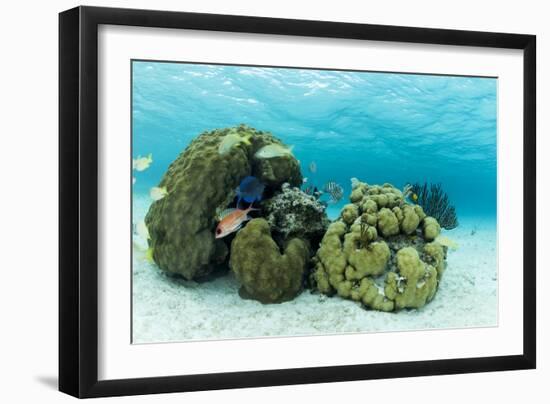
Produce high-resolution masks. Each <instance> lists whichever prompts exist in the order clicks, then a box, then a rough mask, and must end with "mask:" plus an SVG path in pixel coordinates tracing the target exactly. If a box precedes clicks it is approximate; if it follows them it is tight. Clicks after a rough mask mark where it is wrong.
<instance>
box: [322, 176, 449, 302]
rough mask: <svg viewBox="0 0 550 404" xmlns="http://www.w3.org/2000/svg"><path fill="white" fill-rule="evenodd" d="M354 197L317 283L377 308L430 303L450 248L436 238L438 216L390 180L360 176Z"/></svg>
mask: <svg viewBox="0 0 550 404" xmlns="http://www.w3.org/2000/svg"><path fill="white" fill-rule="evenodd" d="M350 201H351V202H352V203H351V204H348V205H345V206H344V208H343V209H342V211H341V213H340V218H339V220H337V221H336V222H334V223H332V224H331V225H330V226H329V228H328V230H327V232H326V234H325V236H324V237H323V239H322V241H321V245H320V248H319V250H318V251H317V254H316V256H315V257H314V259H313V263H314V266H315V268H314V270H313V273H312V275H311V278H312V283H313V284H314V285H315V286H316V288H317V289H318V290H319V291H320V292H321V293H324V294H327V295H334V294H337V295H338V296H340V297H342V298H346V299H351V300H354V301H357V302H361V303H362V304H363V305H365V306H366V307H370V308H372V309H375V310H382V311H393V310H399V309H403V308H420V307H422V306H423V305H425V304H426V303H427V302H428V301H430V300H431V299H432V298H433V296H434V295H435V293H436V290H437V286H438V282H439V279H440V278H441V276H442V273H443V270H444V268H445V258H446V248H445V247H443V246H441V245H440V244H439V243H437V242H433V239H434V238H435V237H437V235H438V234H439V231H440V228H439V225H438V223H437V220H435V219H434V218H431V217H426V215H425V213H424V212H423V210H422V208H421V207H420V206H418V205H414V204H411V203H409V202H408V201H406V200H405V197H404V196H403V193H402V191H400V190H399V189H397V188H395V187H393V186H392V185H391V184H388V183H386V184H383V185H381V186H380V185H369V184H366V183H363V182H359V181H358V180H354V182H353V190H352V193H351V196H350Z"/></svg>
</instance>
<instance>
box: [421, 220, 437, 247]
mask: <svg viewBox="0 0 550 404" xmlns="http://www.w3.org/2000/svg"><path fill="white" fill-rule="evenodd" d="M422 229H423V232H424V238H425V239H426V240H428V241H432V240H435V239H436V237H437V236H439V233H441V227H440V226H439V223H437V220H436V219H435V218H433V217H431V216H427V217H425V218H424V220H423V222H422Z"/></svg>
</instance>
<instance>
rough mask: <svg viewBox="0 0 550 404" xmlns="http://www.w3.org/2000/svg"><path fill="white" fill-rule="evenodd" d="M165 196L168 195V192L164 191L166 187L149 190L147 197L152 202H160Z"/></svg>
mask: <svg viewBox="0 0 550 404" xmlns="http://www.w3.org/2000/svg"><path fill="white" fill-rule="evenodd" d="M166 195H168V191H167V190H166V187H162V188H159V187H153V188H151V189H150V190H149V196H150V197H151V199H152V200H153V201H160V200H161V199H162V198H164V197H165V196H166Z"/></svg>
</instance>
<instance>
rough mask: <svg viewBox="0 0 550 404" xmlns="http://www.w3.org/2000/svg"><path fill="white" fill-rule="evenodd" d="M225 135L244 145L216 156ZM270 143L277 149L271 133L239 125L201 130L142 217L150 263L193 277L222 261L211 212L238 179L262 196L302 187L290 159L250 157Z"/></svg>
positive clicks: (223, 245)
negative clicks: (255, 182)
mask: <svg viewBox="0 0 550 404" xmlns="http://www.w3.org/2000/svg"><path fill="white" fill-rule="evenodd" d="M226 135H230V136H233V137H238V136H240V137H242V138H243V139H246V140H247V141H242V142H234V145H232V146H231V147H230V148H229V150H227V151H225V150H224V152H223V153H220V151H219V150H220V145H221V144H222V142H223V140H224V138H225V136H226ZM272 143H275V144H281V145H283V143H282V142H281V141H280V140H278V139H277V138H275V137H274V136H273V135H271V134H269V133H266V132H261V131H258V130H256V129H253V128H250V127H247V126H245V125H241V126H238V127H236V128H227V129H219V130H214V131H210V132H204V133H202V134H201V135H199V136H197V137H196V138H195V139H194V140H193V141H192V142H191V143H190V145H189V146H188V147H187V148H186V149H185V150H184V151H183V152H182V153H181V154H180V155H179V156H178V158H176V160H175V161H174V162H172V164H170V166H169V167H168V170H167V172H166V173H165V174H164V176H163V178H162V180H161V181H160V184H159V187H166V189H167V192H168V193H167V195H166V196H165V197H164V198H162V199H161V200H159V201H156V202H153V204H152V205H151V207H150V209H149V211H148V213H147V216H146V218H145V223H146V225H147V228H148V230H149V233H150V237H151V239H150V240H149V244H150V247H151V248H152V256H153V260H154V261H155V262H156V264H157V265H158V266H159V267H160V268H161V269H163V270H164V271H167V272H171V273H176V274H180V275H183V276H184V277H185V278H186V279H196V278H199V277H202V276H205V275H208V274H209V273H211V272H212V271H213V270H214V269H215V268H216V267H217V266H219V265H220V264H223V263H224V262H226V260H227V255H228V246H227V243H228V242H229V241H228V240H227V239H218V240H216V239H215V238H214V229H215V227H216V221H217V220H216V214H217V212H219V211H220V210H223V209H224V208H226V207H227V206H228V205H229V204H230V203H231V202H232V201H233V199H234V197H235V192H234V190H235V188H236V187H237V186H238V185H239V183H240V181H241V180H242V179H243V178H244V177H246V176H249V175H253V176H255V177H257V178H258V179H259V180H260V181H262V183H264V184H265V185H266V191H265V192H266V193H268V194H269V193H271V194H272V193H274V192H275V191H277V190H279V188H280V186H281V184H283V183H285V182H288V183H290V184H291V185H299V184H301V183H302V176H301V173H300V167H299V163H298V161H297V160H296V159H295V158H294V157H293V156H292V155H285V156H281V157H276V158H271V159H262V160H260V159H257V158H255V157H254V153H256V151H257V150H259V149H260V148H261V147H263V146H265V145H268V144H272Z"/></svg>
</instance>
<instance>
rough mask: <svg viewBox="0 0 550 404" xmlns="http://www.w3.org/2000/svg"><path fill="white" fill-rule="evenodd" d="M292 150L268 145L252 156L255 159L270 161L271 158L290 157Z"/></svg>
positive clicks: (277, 145)
mask: <svg viewBox="0 0 550 404" xmlns="http://www.w3.org/2000/svg"><path fill="white" fill-rule="evenodd" d="M292 148H293V146H290V147H285V146H281V145H280V144H275V143H273V144H268V145H267V146H264V147H262V148H261V149H260V150H258V151H257V152H256V154H254V156H255V157H256V158H259V159H271V158H273V157H281V156H289V155H292Z"/></svg>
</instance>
